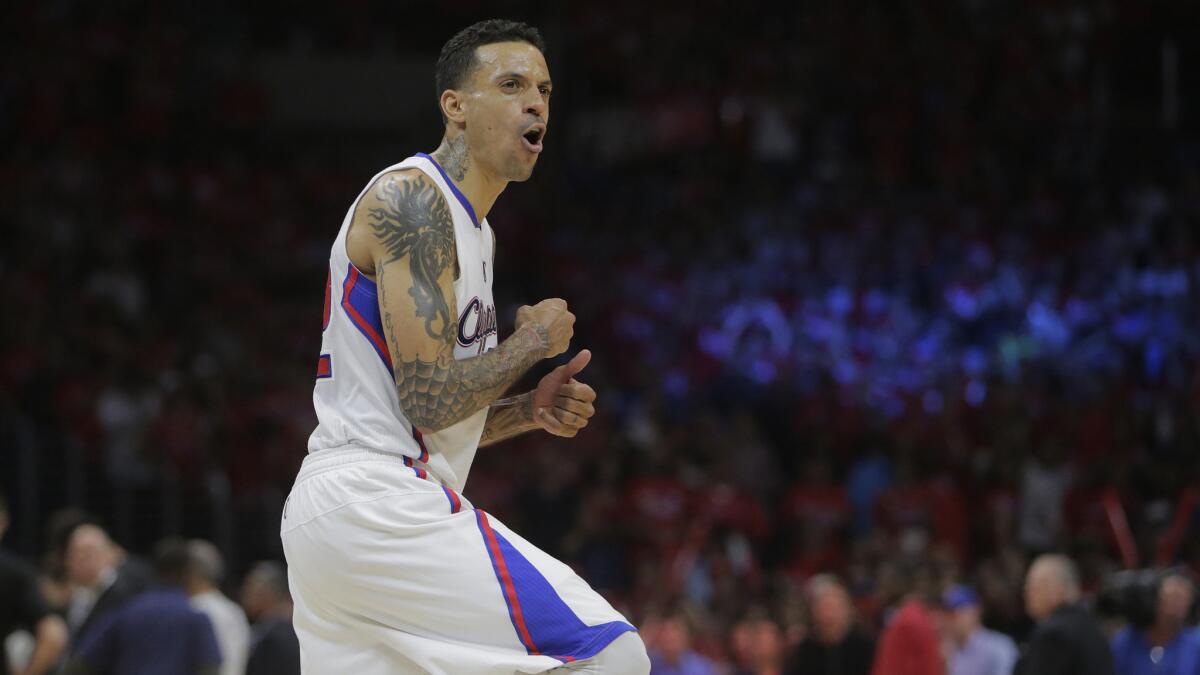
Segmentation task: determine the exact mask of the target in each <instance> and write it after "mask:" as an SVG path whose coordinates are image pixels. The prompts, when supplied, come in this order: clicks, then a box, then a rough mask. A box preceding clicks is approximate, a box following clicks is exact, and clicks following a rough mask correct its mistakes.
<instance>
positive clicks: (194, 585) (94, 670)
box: [0, 495, 300, 675]
mask: <svg viewBox="0 0 1200 675" xmlns="http://www.w3.org/2000/svg"><path fill="white" fill-rule="evenodd" d="M50 521H51V522H50V526H51V537H52V538H53V540H54V544H53V545H52V547H51V548H50V549H49V550H47V551H46V554H45V557H44V559H43V560H42V561H41V562H42V565H41V567H40V568H34V567H33V566H31V565H29V564H27V563H26V562H24V561H22V560H20V559H18V558H16V557H14V556H10V555H8V554H6V553H4V552H2V551H0V657H2V658H0V666H3V672H5V673H8V672H12V673H17V674H20V675H26V674H28V675H42V674H43V673H63V674H64V675H102V674H104V673H113V674H116V673H120V674H121V675H139V674H144V675H256V674H257V675H289V674H296V675H299V673H300V646H299V643H298V642H297V639H296V633H295V630H294V629H293V628H292V602H291V595H290V593H289V592H288V583H287V573H286V571H285V570H284V568H283V566H282V565H280V564H279V563H277V562H271V561H266V562H260V563H257V564H255V565H254V566H252V567H251V568H250V569H249V571H248V572H247V573H246V574H245V575H244V578H243V579H242V580H241V584H240V586H239V590H238V592H237V594H236V595H237V596H238V599H239V602H234V601H233V600H231V599H230V598H229V597H228V596H226V595H225V593H224V592H223V591H222V588H223V587H230V586H228V585H227V584H226V581H227V579H226V577H225V563H224V560H223V558H222V556H221V554H220V552H219V551H218V550H217V548H216V547H215V546H214V545H213V544H212V543H211V542H208V541H205V540H203V539H191V540H185V539H182V538H179V537H169V538H164V539H162V540H160V541H159V542H158V543H157V544H156V545H155V546H154V549H153V553H152V556H151V557H150V558H149V559H147V558H145V557H141V556H138V555H136V554H131V553H130V552H128V551H127V550H125V549H123V548H122V547H121V546H119V545H118V544H116V543H115V542H114V541H113V540H112V539H111V538H110V537H109V535H108V532H106V531H105V529H104V528H103V527H102V526H101V525H99V524H98V523H97V522H96V521H95V519H94V518H92V517H91V516H89V515H88V514H87V513H85V512H82V511H78V510H70V509H67V510H62V511H59V512H56V513H55V514H54V515H53V516H52V518H51V519H50ZM7 525H8V510H7V506H6V504H5V502H4V500H3V496H2V495H0V538H2V537H3V535H4V531H5V529H7Z"/></svg>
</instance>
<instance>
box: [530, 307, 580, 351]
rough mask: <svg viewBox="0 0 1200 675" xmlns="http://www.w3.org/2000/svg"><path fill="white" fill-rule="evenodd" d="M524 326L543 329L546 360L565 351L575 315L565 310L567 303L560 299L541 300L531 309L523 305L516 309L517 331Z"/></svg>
mask: <svg viewBox="0 0 1200 675" xmlns="http://www.w3.org/2000/svg"><path fill="white" fill-rule="evenodd" d="M526 324H536V325H539V326H541V327H542V328H543V329H545V332H546V335H545V337H546V341H547V343H546V358H551V357H554V356H558V355H559V354H561V353H563V352H565V351H567V347H568V346H570V344H571V337H572V336H573V335H574V334H575V315H574V314H572V313H571V312H569V311H568V310H567V301H566V300H563V299H561V298H551V299H549V300H543V301H541V302H539V303H538V304H536V305H534V306H532V307H530V306H529V305H525V306H524V307H522V308H520V309H518V310H517V323H516V328H517V330H520V329H521V327H522V326H525V325H526ZM539 332H540V331H539Z"/></svg>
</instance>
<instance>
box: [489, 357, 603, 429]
mask: <svg viewBox="0 0 1200 675" xmlns="http://www.w3.org/2000/svg"><path fill="white" fill-rule="evenodd" d="M591 358H592V353H591V352H590V351H588V350H586V349H585V350H583V351H581V352H579V353H578V354H576V355H575V357H574V358H573V359H571V360H570V362H568V363H566V364H564V365H561V366H559V367H557V368H555V369H554V370H552V371H550V374H548V375H546V376H545V377H543V378H542V380H541V381H540V382H538V386H537V388H536V389H534V390H533V391H530V392H526V393H524V394H521V395H520V396H512V397H509V398H504V399H500V400H498V401H494V402H492V404H491V405H490V406H489V407H488V416H487V422H486V423H484V425H483V436H482V437H481V438H480V439H479V447H481V448H482V447H483V446H485V445H492V444H493V443H499V442H500V441H503V440H507V439H509V438H512V437H513V436H517V435H519V434H523V433H525V432H526V431H533V430H534V429H545V430H546V431H548V432H550V433H551V434H554V435H555V436H564V437H567V438H571V437H573V436H575V434H578V433H579V430H580V429H582V428H584V427H586V426H587V424H588V421H589V420H590V419H591V417H592V415H594V414H596V408H595V406H594V405H593V402H594V401H595V400H596V390H595V389H592V388H591V387H589V386H588V385H586V384H584V383H582V382H579V381H578V380H576V379H575V377H574V376H575V375H576V374H578V373H579V371H581V370H583V368H584V366H586V365H587V364H588V361H590V360H591Z"/></svg>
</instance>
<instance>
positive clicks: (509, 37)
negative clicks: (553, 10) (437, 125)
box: [434, 19, 546, 122]
mask: <svg viewBox="0 0 1200 675" xmlns="http://www.w3.org/2000/svg"><path fill="white" fill-rule="evenodd" d="M497 42H526V43H528V44H530V45H533V46H534V47H537V49H538V51H540V52H542V53H545V51H546V43H545V42H543V41H542V34H541V33H539V32H538V29H536V28H534V27H533V26H530V25H529V24H525V23H521V22H520V21H508V20H506V19H488V20H487V21H480V22H478V23H473V24H471V25H470V26H467V27H466V28H464V29H462V30H460V31H458V33H456V34H455V35H454V37H452V38H450V39H449V40H448V41H447V42H446V44H444V45H442V52H441V53H440V54H438V60H437V68H436V70H435V71H434V84H435V85H436V86H437V96H438V99H439V100H440V99H441V96H442V92H444V91H446V90H447V89H458V88H459V87H461V86H463V84H464V83H465V82H466V81H467V78H468V77H470V76H471V72H472V71H473V70H474V69H475V64H476V60H475V49H476V48H478V47H482V46H483V45H490V44H495V43H497ZM440 109H441V108H440V106H439V110H440ZM445 121H446V116H445V115H442V122H445Z"/></svg>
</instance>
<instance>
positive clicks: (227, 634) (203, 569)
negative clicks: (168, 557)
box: [187, 539, 250, 675]
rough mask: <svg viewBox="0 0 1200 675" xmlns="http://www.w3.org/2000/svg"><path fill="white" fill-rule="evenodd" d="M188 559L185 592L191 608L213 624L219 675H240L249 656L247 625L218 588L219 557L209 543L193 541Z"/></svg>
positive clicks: (219, 554)
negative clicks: (219, 659)
mask: <svg viewBox="0 0 1200 675" xmlns="http://www.w3.org/2000/svg"><path fill="white" fill-rule="evenodd" d="M188 558H189V564H188V577H187V592H188V595H190V596H191V597H192V607H195V608H196V609H198V610H200V611H201V612H204V614H205V615H206V616H208V620H209V621H211V622H212V626H213V630H214V631H215V632H216V635H217V645H218V646H219V647H220V648H221V675H243V674H244V673H245V672H246V658H247V656H249V653H250V624H249V623H248V622H247V621H246V615H245V614H244V613H243V612H242V608H241V607H240V606H238V604H237V603H236V602H234V601H232V600H230V599H229V598H227V597H225V594H224V593H222V592H221V591H220V590H219V588H218V585H219V584H220V582H221V577H222V576H223V570H224V567H225V565H224V563H223V562H222V560H221V553H220V552H219V551H217V547H216V546H213V545H212V543H210V542H207V541H204V540H202V539H193V540H191V541H189V542H188Z"/></svg>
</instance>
